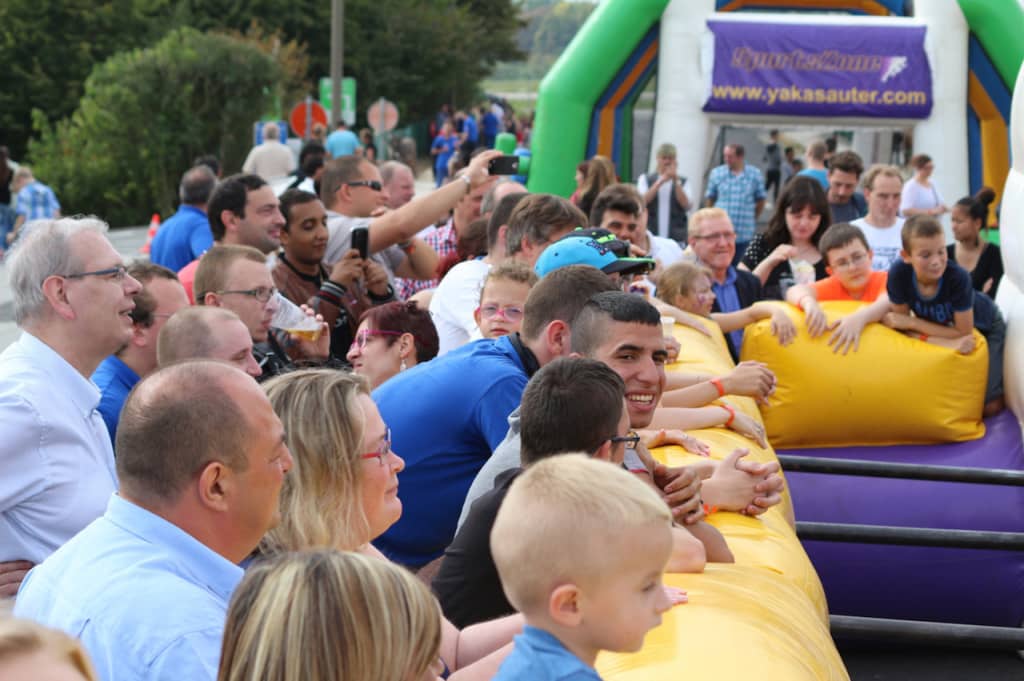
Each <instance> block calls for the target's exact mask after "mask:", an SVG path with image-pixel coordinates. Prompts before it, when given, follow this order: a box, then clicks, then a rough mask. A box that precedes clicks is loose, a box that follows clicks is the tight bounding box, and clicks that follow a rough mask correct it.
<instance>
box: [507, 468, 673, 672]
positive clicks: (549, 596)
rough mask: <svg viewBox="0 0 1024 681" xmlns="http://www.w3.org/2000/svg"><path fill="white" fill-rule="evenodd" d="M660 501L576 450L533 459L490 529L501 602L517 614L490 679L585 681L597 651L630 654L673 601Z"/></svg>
mask: <svg viewBox="0 0 1024 681" xmlns="http://www.w3.org/2000/svg"><path fill="white" fill-rule="evenodd" d="M671 527H672V519H671V514H670V513H669V511H668V507H667V506H666V505H665V503H664V502H663V501H662V500H661V499H659V498H658V495H657V494H656V493H655V492H654V491H653V490H652V489H650V487H648V486H647V485H645V484H644V483H642V482H641V481H640V480H638V479H637V478H636V477H635V476H633V475H632V474H630V473H628V472H627V471H625V470H623V469H622V468H619V467H618V466H614V465H611V464H609V463H608V462H606V461H599V460H596V459H592V458H589V457H587V456H584V455H580V454H565V455H559V456H554V457H551V458H550V459H546V460H543V461H539V462H537V463H534V464H533V465H532V466H530V467H529V468H527V469H526V472H525V473H523V474H522V475H521V476H519V477H518V478H517V479H516V481H515V482H513V483H512V486H511V488H510V489H509V493H508V495H507V496H506V497H505V501H504V503H503V504H502V505H501V509H500V510H499V511H498V516H497V518H496V519H495V521H494V528H493V529H492V530H491V551H492V553H493V555H494V563H495V566H496V567H497V568H498V575H499V576H500V577H501V583H502V586H503V587H504V589H505V595H506V596H508V600H509V602H510V603H511V604H512V605H514V606H515V607H516V609H517V610H519V611H520V612H521V613H522V614H523V616H524V617H525V618H526V627H525V628H524V629H523V633H522V634H520V635H518V636H516V637H515V644H514V646H513V649H512V652H511V653H510V654H509V656H508V657H507V658H506V659H505V661H504V662H503V663H502V665H501V668H500V669H499V670H498V674H497V676H495V677H494V681H527V680H528V681H593V680H595V679H598V680H599V679H600V678H601V677H600V676H598V674H597V672H596V671H595V670H594V661H595V660H596V659H597V654H598V652H599V651H601V650H610V651H615V652H634V651H637V650H639V649H640V648H641V646H642V645H643V642H644V636H645V635H646V634H647V632H648V631H649V630H650V629H653V628H654V627H656V626H658V625H659V624H660V623H661V614H662V613H663V612H665V611H666V610H668V609H669V608H670V607H671V606H672V602H671V600H670V599H669V596H668V594H667V593H666V591H665V588H664V586H663V585H662V583H661V577H662V572H664V570H665V565H666V564H667V563H668V559H669V555H670V553H671V550H672V530H671Z"/></svg>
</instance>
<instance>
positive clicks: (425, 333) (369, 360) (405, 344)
mask: <svg viewBox="0 0 1024 681" xmlns="http://www.w3.org/2000/svg"><path fill="white" fill-rule="evenodd" d="M437 348H438V340H437V329H435V328H434V322H433V321H432V320H431V318H430V313H429V312H427V311H426V310H423V309H421V308H419V307H417V306H416V305H415V304H414V303H409V302H405V303H400V302H394V303H387V304H385V305H380V306H378V307H374V308H370V309H369V310H367V311H366V312H364V313H363V316H362V317H361V318H360V320H359V328H358V329H357V330H356V337H355V340H354V341H353V342H352V347H351V348H349V351H348V354H347V355H346V359H348V361H349V363H350V364H352V371H353V372H355V373H357V374H359V375H361V376H365V377H366V378H367V380H368V381H369V382H370V389H371V390H375V389H376V388H377V387H378V386H379V385H380V384H381V383H383V382H384V381H386V380H388V379H389V378H391V377H392V376H394V375H395V374H397V373H398V372H400V371H405V370H406V369H409V368H410V367H414V366H416V365H417V364H419V363H421V362H427V361H429V360H432V359H434V357H436V356H437Z"/></svg>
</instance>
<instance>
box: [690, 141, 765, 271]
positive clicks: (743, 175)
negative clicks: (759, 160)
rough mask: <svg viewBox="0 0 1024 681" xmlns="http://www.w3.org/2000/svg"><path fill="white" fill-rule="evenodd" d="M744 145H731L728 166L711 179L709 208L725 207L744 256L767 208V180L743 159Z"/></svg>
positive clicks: (727, 151)
mask: <svg viewBox="0 0 1024 681" xmlns="http://www.w3.org/2000/svg"><path fill="white" fill-rule="evenodd" d="M744 153H745V152H744V151H743V146H742V145H739V144H727V145H726V146H725V150H724V151H723V152H722V155H723V157H724V160H725V163H723V164H722V165H720V166H718V167H716V168H713V169H712V170H711V174H710V175H709V176H708V189H707V192H706V193H705V195H704V196H705V199H706V205H708V206H718V207H719V208H724V209H725V212H726V213H728V214H729V219H730V220H731V221H732V226H733V228H734V229H735V230H736V247H735V251H736V255H737V256H742V255H743V251H745V250H746V248H747V244H748V243H749V242H750V240H751V239H753V238H754V233H755V232H756V231H757V218H758V216H759V215H760V214H761V211H762V210H763V209H764V200H765V193H764V177H763V176H762V175H761V170H760V169H759V168H757V167H755V166H751V165H747V164H746V162H745V161H744V160H743V156H744Z"/></svg>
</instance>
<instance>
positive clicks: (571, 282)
mask: <svg viewBox="0 0 1024 681" xmlns="http://www.w3.org/2000/svg"><path fill="white" fill-rule="evenodd" d="M609 290H615V286H614V285H613V284H612V282H611V280H610V279H609V278H608V277H607V276H606V275H605V274H603V273H602V272H601V271H600V270H598V269H596V268H593V267H589V266H583V265H574V266H569V267H563V268H561V269H558V270H555V271H553V272H551V273H550V274H548V275H547V276H545V277H544V278H543V279H541V280H540V282H539V283H538V284H537V285H536V286H534V287H533V289H532V290H531V291H530V295H529V297H528V298H527V299H526V305H525V313H524V316H523V325H522V331H521V332H520V333H518V334H515V335H513V336H505V337H502V338H499V339H497V340H489V339H484V340H480V341H477V342H474V343H468V344H466V345H464V346H462V347H461V348H459V349H457V350H453V351H452V352H450V353H448V354H447V355H444V356H443V357H439V358H437V359H435V360H433V361H431V362H425V363H423V364H420V365H417V366H415V367H413V368H412V369H410V370H408V371H405V372H402V373H400V374H398V375H397V376H395V377H394V378H392V379H390V380H388V381H386V382H385V383H384V384H383V385H381V386H380V387H379V388H377V390H375V391H374V393H373V399H374V402H376V403H377V406H378V407H379V408H380V412H381V416H382V417H383V419H384V422H385V423H387V424H388V426H389V427H390V428H391V441H392V446H393V449H394V450H395V451H396V452H398V453H399V454H400V455H401V456H402V457H403V458H404V459H405V470H404V471H403V472H402V492H401V498H402V507H403V513H402V517H401V519H399V521H398V522H397V523H395V524H394V525H392V526H391V528H390V529H388V531H387V532H385V533H384V534H383V535H381V536H380V537H379V538H378V539H377V540H376V541H375V542H374V544H375V545H376V546H377V548H378V549H380V550H381V551H383V552H384V553H385V554H387V555H388V556H389V557H390V558H391V559H392V560H394V561H395V562H398V563H401V564H403V565H407V566H409V567H413V568H419V567H421V566H423V565H425V564H427V563H429V562H430V561H432V560H435V559H437V558H439V557H440V556H441V555H442V554H443V553H444V549H445V547H447V546H448V544H449V543H450V542H451V540H452V537H453V536H454V534H455V526H456V524H457V522H458V519H459V512H460V511H461V510H462V503H463V501H464V500H465V498H466V492H467V490H468V489H469V486H470V484H471V483H472V482H473V478H474V477H476V474H477V472H479V470H480V468H481V467H482V466H483V465H484V462H485V461H486V460H487V459H488V457H490V455H491V452H493V451H494V449H495V448H496V447H497V446H498V445H499V444H500V443H501V441H502V440H503V439H504V438H505V433H506V432H507V431H508V415H509V414H510V413H512V411H513V410H514V409H515V408H516V407H518V406H519V401H520V400H521V398H522V395H523V389H524V388H525V387H526V383H527V381H528V380H529V378H530V376H532V375H533V373H534V372H535V371H537V370H538V369H539V368H540V367H541V366H543V365H545V364H547V363H548V362H550V361H551V360H553V359H555V358H556V357H559V356H562V355H567V354H568V353H569V324H570V322H571V320H572V319H573V318H574V317H575V316H576V313H577V312H579V310H580V309H582V307H583V305H584V304H586V302H587V300H588V299H589V298H590V296H592V295H594V294H595V293H599V292H601V291H609Z"/></svg>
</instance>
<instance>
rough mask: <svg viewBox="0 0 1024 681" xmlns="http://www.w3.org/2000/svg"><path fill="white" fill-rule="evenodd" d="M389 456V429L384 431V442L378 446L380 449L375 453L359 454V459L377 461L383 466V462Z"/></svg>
mask: <svg viewBox="0 0 1024 681" xmlns="http://www.w3.org/2000/svg"><path fill="white" fill-rule="evenodd" d="M390 455H391V429H390V428H387V429H385V431H384V440H383V442H381V444H380V449H378V450H377V451H375V452H367V453H366V454H360V455H359V458H360V459H377V462H378V463H379V464H380V465H381V466H383V465H384V461H385V460H386V459H387V458H388V456H390Z"/></svg>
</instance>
